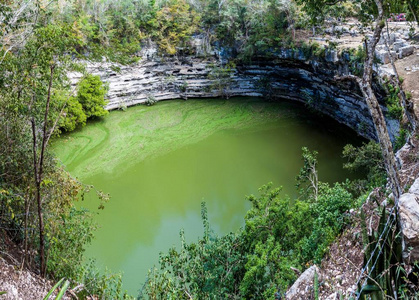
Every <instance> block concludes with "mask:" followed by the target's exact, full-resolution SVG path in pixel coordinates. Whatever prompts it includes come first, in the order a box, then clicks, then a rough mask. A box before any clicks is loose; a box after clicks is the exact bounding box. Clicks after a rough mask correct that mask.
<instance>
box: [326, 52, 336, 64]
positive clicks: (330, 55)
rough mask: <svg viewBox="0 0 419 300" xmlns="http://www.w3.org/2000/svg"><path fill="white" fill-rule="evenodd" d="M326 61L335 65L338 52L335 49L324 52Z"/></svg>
mask: <svg viewBox="0 0 419 300" xmlns="http://www.w3.org/2000/svg"><path fill="white" fill-rule="evenodd" d="M325 59H326V61H328V62H332V63H336V62H338V61H339V58H338V51H337V50H335V49H330V50H327V51H326V56H325Z"/></svg>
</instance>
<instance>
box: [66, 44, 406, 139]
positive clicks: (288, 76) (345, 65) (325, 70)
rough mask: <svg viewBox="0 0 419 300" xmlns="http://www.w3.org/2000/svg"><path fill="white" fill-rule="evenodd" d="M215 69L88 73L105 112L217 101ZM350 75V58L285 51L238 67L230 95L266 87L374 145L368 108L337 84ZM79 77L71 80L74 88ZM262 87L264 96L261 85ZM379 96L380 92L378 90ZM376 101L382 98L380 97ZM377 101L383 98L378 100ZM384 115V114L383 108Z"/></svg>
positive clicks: (169, 65)
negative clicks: (99, 85)
mask: <svg viewBox="0 0 419 300" xmlns="http://www.w3.org/2000/svg"><path fill="white" fill-rule="evenodd" d="M214 65H216V66H219V65H220V64H219V61H218V60H217V59H216V57H215V56H212V57H209V58H195V57H186V58H184V59H173V58H172V59H166V60H163V59H162V58H151V59H145V60H143V61H141V62H139V63H138V64H135V65H131V66H122V65H116V64H111V63H89V64H88V65H87V69H88V71H89V72H91V73H93V74H98V75H100V77H101V79H102V80H103V81H104V82H107V83H108V85H109V92H108V95H107V97H108V100H109V103H108V105H107V107H106V108H107V109H109V110H112V109H121V108H125V107H128V106H132V105H136V104H140V103H146V102H147V101H148V99H149V98H150V97H152V98H153V99H155V100H157V101H161V100H168V99H180V98H183V99H187V98H203V97H216V96H219V92H218V91H216V90H214V89H213V83H214V81H212V80H211V79H209V78H208V75H209V74H210V72H211V71H212V69H213V66H214ZM348 72H349V55H342V57H339V58H338V55H337V52H336V51H326V52H325V55H324V57H321V58H319V57H317V58H313V57H310V58H308V57H306V55H305V54H304V52H303V51H302V50H301V49H296V50H293V49H285V50H282V51H279V52H277V53H274V54H271V55H270V57H269V58H267V57H259V58H257V59H255V60H253V62H252V63H251V64H248V65H237V66H236V68H235V69H234V70H233V75H232V79H233V80H232V83H231V85H230V86H229V89H228V95H229V96H231V97H233V96H264V95H266V93H267V91H266V87H267V86H266V82H267V84H268V86H269V88H268V89H269V91H270V94H271V95H272V97H274V98H279V99H289V100H294V101H299V102H302V103H305V104H306V105H307V106H309V107H311V108H314V109H315V110H317V111H320V112H322V113H324V114H327V115H329V116H331V117H332V118H334V119H336V120H337V121H338V122H340V123H343V124H346V125H347V126H349V127H351V128H353V129H354V130H355V131H357V132H358V133H359V134H360V135H362V136H364V137H366V138H369V139H375V138H376V136H375V130H374V128H373V124H372V121H371V117H370V114H369V111H368V107H367V105H366V103H365V102H364V100H363V98H362V96H361V92H360V91H359V89H358V87H357V85H356V84H354V83H351V82H337V81H335V80H334V76H335V75H340V74H347V73H348ZM80 76H81V75H80V74H71V76H70V78H71V79H72V80H73V82H75V81H77V80H78V79H79V78H80ZM262 81H263V82H264V83H265V86H264V87H265V90H264V88H263V87H261V84H260V83H261V82H262ZM377 91H378V92H379V88H378V87H377ZM378 94H379V95H380V92H379V93H378ZM379 98H380V99H381V100H382V98H383V97H381V96H380V97H379ZM383 110H384V111H386V108H385V107H383ZM387 122H388V126H389V131H390V136H391V138H392V139H394V138H395V136H397V133H398V130H399V122H398V121H396V120H388V121H387Z"/></svg>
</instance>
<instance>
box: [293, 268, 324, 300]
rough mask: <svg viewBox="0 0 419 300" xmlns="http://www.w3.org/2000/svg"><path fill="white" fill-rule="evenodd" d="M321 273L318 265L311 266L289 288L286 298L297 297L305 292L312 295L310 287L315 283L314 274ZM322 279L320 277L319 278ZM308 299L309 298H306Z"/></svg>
mask: <svg viewBox="0 0 419 300" xmlns="http://www.w3.org/2000/svg"><path fill="white" fill-rule="evenodd" d="M316 272H317V274H319V268H318V267H317V266H316V265H313V266H311V267H310V268H308V269H307V270H305V271H304V273H303V274H301V275H300V277H298V279H297V280H296V281H295V282H294V284H293V285H292V286H291V287H290V288H289V290H288V291H287V294H286V295H285V299H297V295H302V294H305V295H307V296H310V292H311V291H310V289H311V288H312V287H313V285H314V274H315V273H316ZM319 281H320V278H319ZM306 299H308V298H306Z"/></svg>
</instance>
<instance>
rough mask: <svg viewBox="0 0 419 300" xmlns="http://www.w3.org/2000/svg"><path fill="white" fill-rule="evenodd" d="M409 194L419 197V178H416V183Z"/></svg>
mask: <svg viewBox="0 0 419 300" xmlns="http://www.w3.org/2000/svg"><path fill="white" fill-rule="evenodd" d="M409 193H411V194H416V195H418V196H419V178H416V180H415V182H414V183H413V184H412V186H411V187H410V189H409Z"/></svg>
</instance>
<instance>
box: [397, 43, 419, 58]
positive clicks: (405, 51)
mask: <svg viewBox="0 0 419 300" xmlns="http://www.w3.org/2000/svg"><path fill="white" fill-rule="evenodd" d="M413 52H415V47H414V46H412V45H409V46H406V47H402V48H400V49H399V58H403V57H406V56H409V55H412V54H413Z"/></svg>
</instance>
